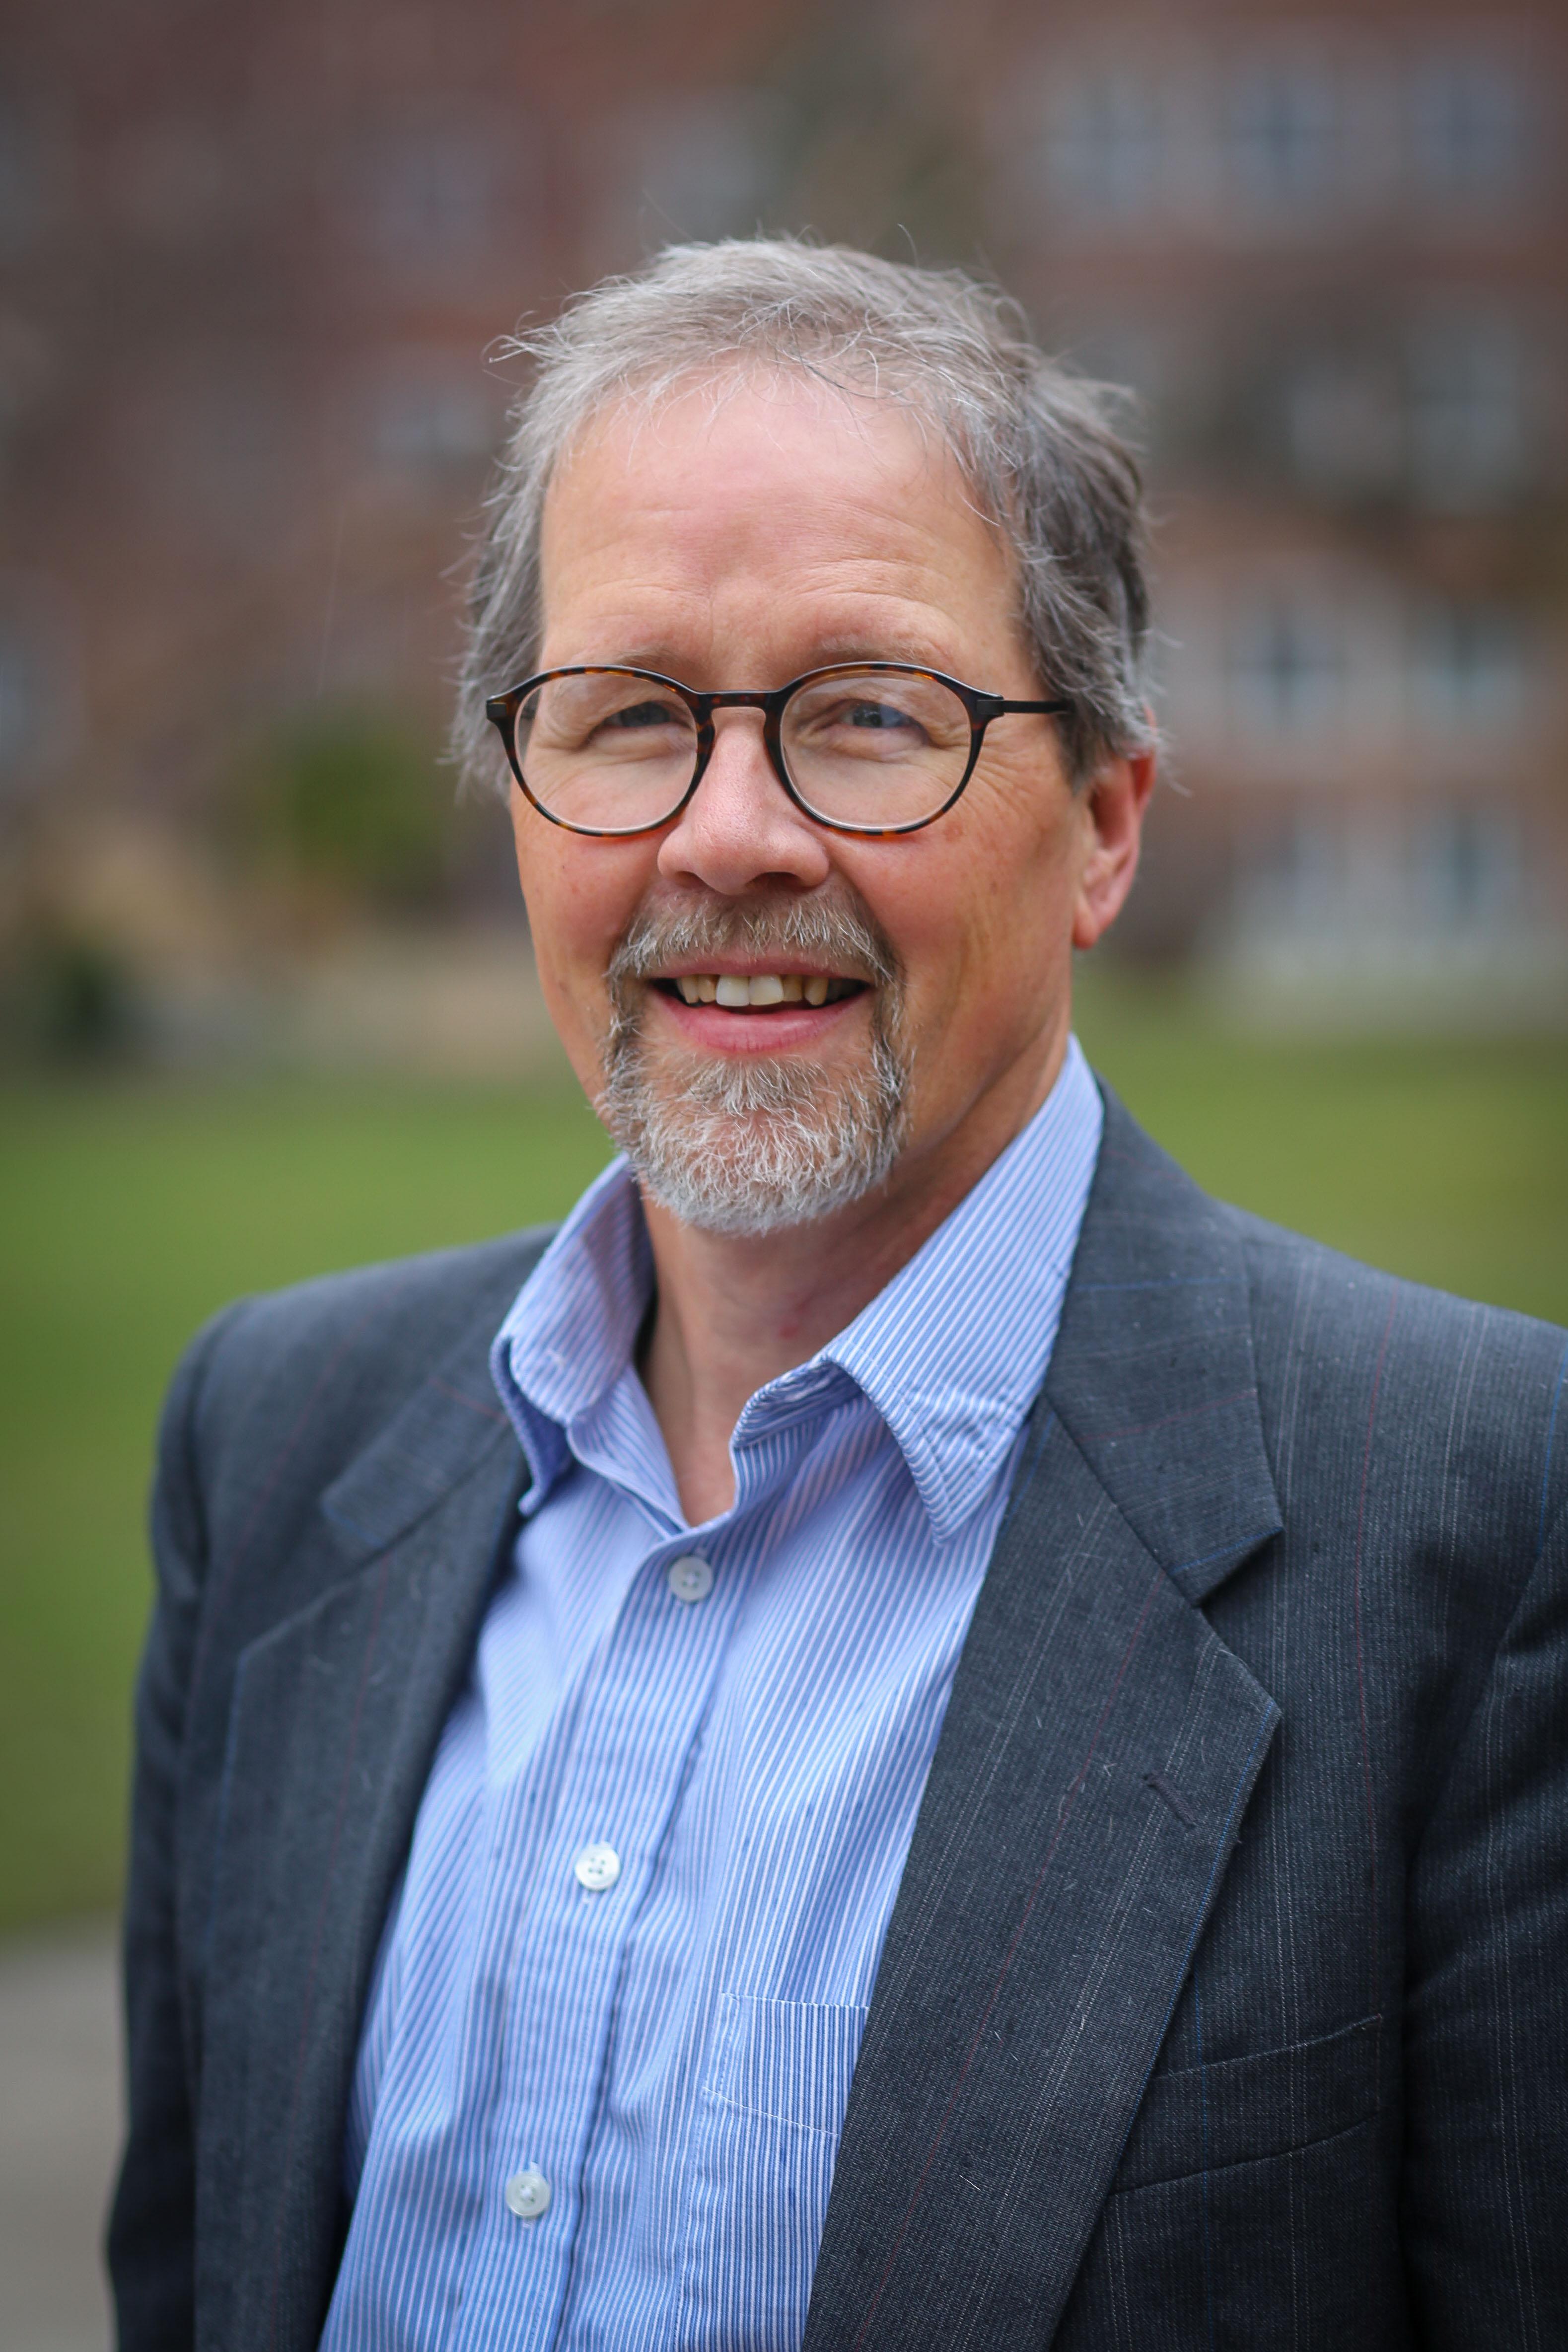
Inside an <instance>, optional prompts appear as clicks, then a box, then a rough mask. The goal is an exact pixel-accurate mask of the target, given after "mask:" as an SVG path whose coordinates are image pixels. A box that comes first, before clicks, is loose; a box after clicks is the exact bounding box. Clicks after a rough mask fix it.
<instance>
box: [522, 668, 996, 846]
mask: <svg viewBox="0 0 1568 2352" xmlns="http://www.w3.org/2000/svg"><path fill="white" fill-rule="evenodd" d="M516 740H517V757H518V764H519V766H520V767H521V770H522V772H523V774H524V776H525V777H526V778H527V780H528V788H529V791H530V792H531V793H532V795H533V797H534V799H535V800H536V801H538V803H540V805H541V807H542V808H544V809H546V810H548V812H549V813H550V814H551V815H552V816H554V817H557V818H559V819H560V821H561V822H562V823H563V824H569V825H581V826H584V828H586V829H587V830H589V831H591V832H595V833H601V832H602V833H623V832H624V833H630V832H637V831H640V830H641V829H642V828H644V827H646V826H649V825H654V824H658V823H660V822H661V820H662V819H663V818H665V817H667V816H668V815H671V814H673V813H674V811H675V810H676V809H677V808H678V807H679V804H680V803H681V801H682V799H683V798H684V797H685V794H686V791H687V788H688V786H689V784H690V782H691V778H692V774H693V772H694V771H695V768H696V764H697V756H698V731H697V722H696V720H695V719H694V718H693V717H692V714H691V712H690V710H689V709H688V707H687V705H686V704H685V703H684V702H683V701H682V700H681V698H680V697H679V695H678V694H675V693H672V692H671V691H670V689H669V688H668V687H663V686H660V685H658V683H657V682H656V681H655V680H653V679H651V678H647V677H638V676H637V674H636V673H635V672H632V671H626V670H613V669H603V670H594V671H590V672H589V673H587V674H586V675H584V676H581V677H569V676H561V675H557V676H554V677H548V678H546V679H544V680H543V681H542V684H541V685H539V686H538V687H536V688H535V689H534V691H533V693H532V694H531V695H530V696H529V698H528V699H527V701H526V702H525V703H524V704H523V705H522V707H521V709H520V710H519V712H518V717H517V738H516ZM780 740H781V747H782V750H783V753H784V767H785V770H786V772H787V773H788V775H789V779H790V782H791V783H792V784H793V785H794V787H795V791H796V793H798V794H799V796H800V798H801V800H802V801H803V802H804V803H805V805H806V806H807V808H809V809H810V810H811V811H812V812H813V814H816V815H817V816H820V817H823V818H825V819H826V821H827V823H828V824H842V825H852V826H856V827H863V828H864V829H865V830H867V831H868V832H870V831H877V830H879V829H880V828H883V827H891V826H897V825H906V824H918V823H920V822H921V820H922V819H924V818H927V817H931V816H934V815H935V814H936V813H937V812H938V810H939V809H941V808H942V807H943V806H945V804H946V803H947V802H948V800H949V799H951V797H952V794H953V793H955V792H956V791H957V789H958V787H959V785H960V783H961V782H963V772H964V770H965V768H966V767H967V765H968V763H969V749H970V721H969V713H968V711H967V709H965V708H964V705H963V703H962V702H961V701H960V700H959V698H958V697H957V696H956V695H955V694H954V693H953V692H952V689H951V688H948V687H945V686H943V685H942V683H941V681H940V680H939V679H936V678H933V677H924V676H921V675H920V674H918V673H917V674H915V675H911V676H907V675H903V674H901V673H900V672H898V671H893V670H877V669H874V668H846V669H840V670H835V671H832V672H830V673H826V674H825V675H823V676H820V677H814V678H810V679H808V680H807V681H806V682H805V684H804V685H803V686H801V687H800V688H797V690H796V691H795V693H794V694H793V695H792V696H791V697H790V699H789V701H788V702H787V703H786V704H785V706H784V717H783V721H782V724H781V729H780Z"/></svg>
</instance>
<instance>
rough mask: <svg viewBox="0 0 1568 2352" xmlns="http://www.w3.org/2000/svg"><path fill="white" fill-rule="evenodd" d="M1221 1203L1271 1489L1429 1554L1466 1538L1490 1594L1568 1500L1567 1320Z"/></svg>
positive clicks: (1447, 1554)
mask: <svg viewBox="0 0 1568 2352" xmlns="http://www.w3.org/2000/svg"><path fill="white" fill-rule="evenodd" d="M1225 1217H1226V1222H1227V1223H1229V1224H1230V1226H1231V1229H1232V1231H1233V1233H1234V1234H1235V1235H1236V1238H1237V1243H1238V1244H1239V1246H1240V1251H1241V1255H1242V1259H1243V1263H1244V1265H1245V1267H1246V1275H1247V1289H1248V1297H1249V1303H1250V1322H1251V1327H1252V1343H1253V1354H1254V1362H1255V1366H1256V1371H1257V1381H1258V1403H1259V1409H1260V1412H1261V1415H1262V1419H1263V1424H1264V1430H1265V1434H1266V1441H1267V1443H1268V1447H1269V1451H1270V1454H1271V1455H1272V1457H1273V1464H1274V1468H1275V1474H1276V1477H1277V1480H1278V1482H1279V1486H1280V1489H1281V1494H1282V1495H1283V1494H1284V1493H1285V1492H1286V1491H1287V1490H1289V1492H1290V1493H1291V1494H1292V1496H1294V1497H1295V1499H1296V1501H1297V1503H1298V1505H1299V1506H1300V1505H1301V1504H1303V1503H1305V1502H1307V1500H1308V1498H1309V1497H1311V1498H1312V1500H1313V1503H1314V1504H1315V1505H1316V1506H1317V1507H1325V1506H1326V1507H1327V1508H1328V1510H1329V1512H1330V1515H1331V1517H1334V1518H1336V1519H1344V1520H1346V1521H1347V1522H1348V1521H1349V1520H1350V1519H1351V1518H1352V1517H1353V1519H1354V1520H1355V1522H1356V1524H1357V1526H1358V1528H1360V1529H1361V1531H1362V1537H1363V1538H1364V1539H1365V1540H1366V1542H1367V1543H1369V1544H1370V1543H1371V1541H1372V1539H1373V1535H1374V1533H1375V1532H1376V1530H1377V1529H1379V1528H1384V1529H1386V1530H1388V1531H1390V1532H1392V1531H1393V1530H1394V1529H1395V1528H1397V1529H1399V1530H1400V1531H1401V1536H1402V1541H1403V1545H1404V1548H1405V1550H1406V1553H1407V1555H1409V1556H1412V1557H1415V1556H1418V1557H1420V1558H1422V1559H1426V1562H1427V1563H1428V1566H1429V1567H1435V1566H1436V1563H1437V1562H1439V1561H1445V1562H1454V1561H1458V1559H1460V1558H1461V1557H1468V1555H1469V1554H1470V1553H1471V1552H1472V1551H1473V1550H1475V1549H1476V1548H1477V1547H1479V1553H1478V1558H1479V1556H1480V1555H1484V1565H1485V1569H1486V1576H1487V1580H1488V1582H1489V1584H1490V1585H1492V1586H1493V1589H1494V1591H1496V1593H1497V1594H1498V1596H1499V1597H1500V1595H1501V1592H1502V1591H1503V1589H1504V1588H1505V1587H1510V1586H1512V1585H1515V1584H1518V1583H1519V1582H1520V1581H1521V1580H1522V1579H1523V1578H1524V1577H1525V1576H1527V1575H1528V1574H1529V1572H1530V1570H1531V1568H1532V1566H1533V1564H1534V1562H1535V1561H1536V1560H1537V1559H1539V1557H1540V1555H1541V1551H1542V1546H1543V1544H1544V1542H1545V1540H1546V1537H1547V1534H1548V1531H1549V1530H1550V1528H1552V1525H1553V1524H1554V1522H1555V1521H1556V1520H1557V1519H1558V1517H1560V1515H1561V1514H1562V1513H1563V1510H1564V1509H1565V1508H1568V1393H1565V1382H1568V1331H1563V1330H1562V1329H1560V1328H1558V1327H1557V1326H1556V1325H1554V1324H1551V1323H1546V1322H1542V1321H1539V1320H1537V1319H1536V1318H1533V1317H1531V1316H1528V1315H1519V1314H1514V1313H1511V1312H1510V1311H1509V1310H1508V1309H1506V1308H1503V1307H1488V1306H1484V1305H1482V1304H1480V1303H1479V1302H1478V1301H1476V1300H1473V1299H1468V1298H1458V1297H1451V1296H1450V1295H1449V1294H1448V1293H1447V1292H1445V1291H1441V1290H1433V1289H1428V1288H1426V1287H1425V1286H1423V1285H1421V1284H1419V1283H1415V1282H1406V1281H1404V1280H1402V1279H1400V1278H1399V1277H1398V1276H1394V1275H1391V1274H1386V1273H1382V1272H1380V1271H1378V1270H1377V1269H1376V1268H1375V1267H1372V1266H1367V1265H1360V1264H1358V1263H1357V1262H1356V1261H1355V1260H1354V1259H1352V1258H1349V1257H1345V1256H1342V1255H1341V1254H1340V1253H1339V1252H1338V1251H1335V1250H1331V1249H1328V1248H1326V1247H1324V1246H1323V1245H1322V1244H1321V1243H1317V1242H1312V1241H1309V1240H1307V1239H1305V1238H1304V1237H1303V1236H1302V1235H1300V1234H1292V1233H1288V1232H1285V1231H1283V1230H1281V1229H1280V1228H1279V1227H1278V1226H1275V1225H1270V1224H1268V1223H1265V1222H1264V1220H1262V1219H1261V1218H1258V1217H1252V1216H1248V1215H1246V1214H1244V1213H1242V1212H1240V1211H1239V1210H1226V1212H1225ZM1359 1539H1361V1538H1358V1540H1359ZM1505 1562H1506V1563H1510V1566H1508V1567H1506V1568H1505V1567H1504V1566H1503V1563H1505Z"/></svg>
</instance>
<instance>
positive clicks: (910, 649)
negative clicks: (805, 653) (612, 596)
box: [563, 630, 952, 684]
mask: <svg viewBox="0 0 1568 2352" xmlns="http://www.w3.org/2000/svg"><path fill="white" fill-rule="evenodd" d="M951 659H952V656H951V655H947V654H943V653H941V652H939V651H938V649H937V648H936V646H933V645H932V644H931V641H930V639H929V638H926V639H922V638H917V637H912V636H910V635H907V634H906V633H905V632H903V631H900V630H891V631H889V633H888V635H885V636H883V635H877V636H872V635H867V634H865V633H863V632H862V631H859V630H856V631H855V632H853V633H850V632H847V631H841V630H830V631H829V632H828V633H827V635H825V636H823V637H820V638H818V639H817V641H816V646H815V647H814V649H813V651H812V655H811V657H810V659H809V660H807V661H805V663H804V664H803V665H802V667H801V668H800V669H799V670H797V671H795V672H793V673H792V675H793V676H795V677H805V676H806V675H807V674H808V673H809V672H810V671H812V670H814V669H830V668H832V667H835V666H836V665H837V664H838V663H840V662H846V663H848V662H879V661H880V662H907V663H908V664H909V665H910V667H911V668H912V669H936V670H941V671H942V672H943V674H944V675H945V674H946V672H947V668H948V665H949V662H950V661H951ZM578 660H579V663H580V664H581V666H583V667H589V668H592V667H597V666H599V665H603V666H605V667H608V668H612V669H647V670H657V671H658V672H659V674H660V675H661V676H662V677H673V678H679V677H681V667H682V665H681V663H680V662H679V660H678V659H676V658H675V656H673V655H672V654H671V652H670V651H669V649H668V646H662V645H658V644H653V645H647V646H643V647H642V648H641V649H640V650H638V651H636V652H629V651H627V650H626V648H625V646H623V647H622V648H621V649H620V650H618V651H616V652H614V653H603V654H601V653H595V654H593V655H586V654H584V655H582V656H579V657H578ZM575 666H576V665H574V664H572V663H567V664H565V665H563V667H568V668H570V667H575ZM681 682H682V683H683V684H685V683H687V682H688V681H686V680H684V679H682V681H681ZM731 683H733V682H731Z"/></svg>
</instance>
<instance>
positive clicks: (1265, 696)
mask: <svg viewBox="0 0 1568 2352" xmlns="http://www.w3.org/2000/svg"><path fill="white" fill-rule="evenodd" d="M1228 670H1229V685H1230V699H1231V706H1232V709H1233V710H1234V712H1235V714H1236V716H1237V719H1239V720H1240V721H1241V723H1242V724H1243V725H1244V726H1246V727H1248V728H1251V729H1254V730H1257V731H1258V732H1259V733H1262V734H1267V735H1276V736H1295V735H1305V734H1311V733H1315V732H1317V731H1318V730H1321V729H1322V728H1324V727H1329V726H1331V725H1333V724H1334V722H1335V721H1336V720H1337V719H1339V717H1340V715H1341V712H1342V708H1343V704H1344V695H1345V683H1346V680H1345V655H1344V643H1343V639H1342V635H1341V631H1340V628H1339V626H1338V623H1337V620H1336V617H1335V615H1334V614H1333V612H1332V611H1331V608H1330V607H1329V606H1328V605H1326V604H1324V603H1323V602H1322V601H1321V599H1319V598H1317V597H1311V596H1306V595H1300V594H1296V595H1292V594H1283V595H1281V594H1272V595H1269V594H1265V595H1262V596H1260V597H1258V598H1257V599H1255V600H1254V601H1253V602H1252V603H1251V604H1249V605H1248V607H1247V611H1246V613H1245V614H1243V615H1242V616H1241V617H1240V618H1239V620H1238V622H1237V625H1236V627H1235V628H1234V630H1233V632H1232V635H1231V642H1230V658H1229V663H1228Z"/></svg>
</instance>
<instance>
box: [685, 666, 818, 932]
mask: <svg viewBox="0 0 1568 2352" xmlns="http://www.w3.org/2000/svg"><path fill="white" fill-rule="evenodd" d="M713 730H714V741H713V755H712V757H711V759H710V761H709V762H708V765H707V767H706V769H705V770H704V771H703V775H702V781H701V782H700V784H699V785H698V787H697V790H696V791H695V792H694V793H692V795H691V798H690V799H689V801H688V802H687V803H686V806H685V807H684V809H682V811H681V813H680V814H679V817H678V818H677V820H676V822H675V824H672V825H671V827H670V829H669V831H668V833H667V834H666V835H665V836H664V839H663V840H662V841H661V842H660V844H659V851H658V870H659V873H660V874H661V875H662V877H664V879H665V880H666V881H668V882H682V883H698V884H700V885H702V886H703V887H706V888H708V889H710V890H716V891H718V892H720V893H721V895H722V896H724V897H726V898H737V897H740V896H741V895H742V893H744V892H745V891H748V890H754V889H756V888H757V887H759V885H764V884H768V885H772V886H773V887H778V886H779V885H781V884H782V885H784V886H785V887H791V886H793V887H795V888H796V889H801V890H814V889H816V887H818V885H819V884H821V883H823V882H825V881H826V879H827V877H828V874H829V872H830V871H831V864H832V861H831V858H830V856H829V851H828V845H827V836H826V834H825V833H824V832H823V830H822V828H821V827H820V826H819V825H815V824H812V822H811V819H810V818H809V817H808V816H805V815H803V814H802V813H801V811H800V810H799V809H797V808H796V806H795V803H794V802H793V801H792V800H791V799H790V796H789V794H788V793H786V792H785V790H784V786H783V785H782V784H781V783H780V782H779V780H778V778H777V776H775V775H774V773H773V766H772V763H771V761H769V759H768V755H767V751H766V750H765V748H764V746H763V720H762V713H761V712H760V711H755V710H720V711H715V713H714V715H713Z"/></svg>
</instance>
